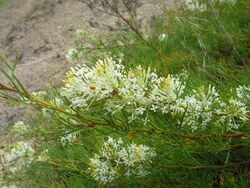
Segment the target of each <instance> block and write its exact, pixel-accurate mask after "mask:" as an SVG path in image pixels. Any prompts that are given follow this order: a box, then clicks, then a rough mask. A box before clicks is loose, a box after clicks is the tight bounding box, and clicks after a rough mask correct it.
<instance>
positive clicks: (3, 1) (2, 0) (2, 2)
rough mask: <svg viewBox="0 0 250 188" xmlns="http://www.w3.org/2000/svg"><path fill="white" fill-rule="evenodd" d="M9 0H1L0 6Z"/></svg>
mask: <svg viewBox="0 0 250 188" xmlns="http://www.w3.org/2000/svg"><path fill="white" fill-rule="evenodd" d="M7 1H8V0H0V6H2V5H4V4H5V3H6V2H7Z"/></svg>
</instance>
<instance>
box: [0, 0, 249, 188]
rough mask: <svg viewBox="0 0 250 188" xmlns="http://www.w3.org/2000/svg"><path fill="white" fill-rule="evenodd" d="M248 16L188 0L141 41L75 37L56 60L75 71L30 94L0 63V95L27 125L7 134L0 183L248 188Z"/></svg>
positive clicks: (239, 4) (243, 6) (128, 36)
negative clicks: (29, 114)
mask: <svg viewBox="0 0 250 188" xmlns="http://www.w3.org/2000/svg"><path fill="white" fill-rule="evenodd" d="M249 10H250V4H249V1H247V0H242V1H222V0H214V1H194V0H190V1H186V2H184V3H183V4H181V6H180V7H178V9H177V10H168V11H166V14H167V15H168V20H167V23H166V22H165V20H164V17H163V18H159V19H157V20H155V21H154V23H153V24H152V25H153V26H152V28H150V29H145V30H146V31H145V33H143V36H141V35H140V33H139V32H134V33H128V32H126V33H124V32H119V33H117V34H116V35H117V36H116V37H114V39H113V38H110V39H109V40H103V39H101V38H96V37H94V36H91V35H90V34H88V32H86V31H85V30H83V29H78V30H77V31H76V34H77V35H78V37H80V38H83V39H84V41H83V42H82V43H80V44H79V43H78V44H77V45H76V46H75V47H72V48H71V49H70V50H69V52H68V54H67V55H66V58H67V59H68V60H69V61H70V62H69V63H72V65H73V64H74V62H78V65H76V66H74V67H73V68H72V69H71V70H69V71H68V72H67V74H66V78H65V79H64V81H63V82H62V85H61V86H60V87H57V88H53V87H49V88H46V89H45V90H44V91H39V92H35V93H30V92H28V91H27V90H26V89H25V87H24V86H23V85H22V84H21V82H20V81H19V80H18V78H16V77H15V74H14V69H15V65H12V64H11V63H10V62H9V61H8V59H7V58H6V57H5V56H4V55H1V62H2V65H3V66H1V67H0V71H1V72H2V73H3V74H4V76H5V77H6V78H7V79H8V80H9V82H10V84H9V85H6V84H3V83H0V89H1V92H0V96H1V97H2V98H3V99H5V100H6V101H9V102H11V101H12V102H14V103H18V104H26V105H31V106H33V108H34V113H35V115H36V118H34V119H32V120H29V121H27V122H23V121H20V122H16V123H15V124H14V125H13V126H12V128H11V132H12V134H13V135H15V136H14V138H16V139H15V140H16V142H14V143H13V144H11V145H10V146H9V148H6V149H5V150H4V151H2V157H1V160H2V164H3V165H4V167H5V168H4V169H5V174H4V177H3V178H2V184H6V185H17V186H20V187H198V186H204V187H223V186H225V187H248V185H250V181H249V179H250V174H249V167H250V161H249V159H250V139H249V133H250V128H249V119H250V114H249V110H250V107H249V104H250V85H249V81H250V78H249V77H250V74H249V73H250V69H249V63H250V60H249V57H250V54H249V52H250V46H249V42H250V38H249V36H250V11H249ZM138 34H139V36H138ZM81 60H84V62H82V63H79V62H80V61H81ZM11 92H16V93H18V94H19V97H17V96H16V95H12V94H11ZM0 180H1V179H0Z"/></svg>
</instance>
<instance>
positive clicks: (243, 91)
mask: <svg viewBox="0 0 250 188" xmlns="http://www.w3.org/2000/svg"><path fill="white" fill-rule="evenodd" d="M236 95H237V97H238V98H239V99H241V100H243V101H247V100H250V86H245V85H243V86H238V87H237V88H236Z"/></svg>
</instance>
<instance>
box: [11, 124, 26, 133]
mask: <svg viewBox="0 0 250 188" xmlns="http://www.w3.org/2000/svg"><path fill="white" fill-rule="evenodd" d="M28 130H29V125H27V124H25V123H24V122H23V121H17V122H15V124H14V125H13V126H12V128H11V131H12V132H14V133H17V134H20V135H23V134H25V133H27V132H28Z"/></svg>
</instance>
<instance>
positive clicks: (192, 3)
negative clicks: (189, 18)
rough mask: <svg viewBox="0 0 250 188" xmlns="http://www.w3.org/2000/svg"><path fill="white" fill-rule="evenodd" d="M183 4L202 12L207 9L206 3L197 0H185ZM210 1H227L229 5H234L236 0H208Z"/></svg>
mask: <svg viewBox="0 0 250 188" xmlns="http://www.w3.org/2000/svg"><path fill="white" fill-rule="evenodd" d="M184 2H185V6H186V8H187V9H188V10H191V11H196V10H197V11H199V12H204V11H206V9H207V6H206V4H205V3H204V2H203V1H199V0H185V1H184ZM210 3H213V4H214V3H227V4H230V5H235V4H236V3H237V0H210Z"/></svg>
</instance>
